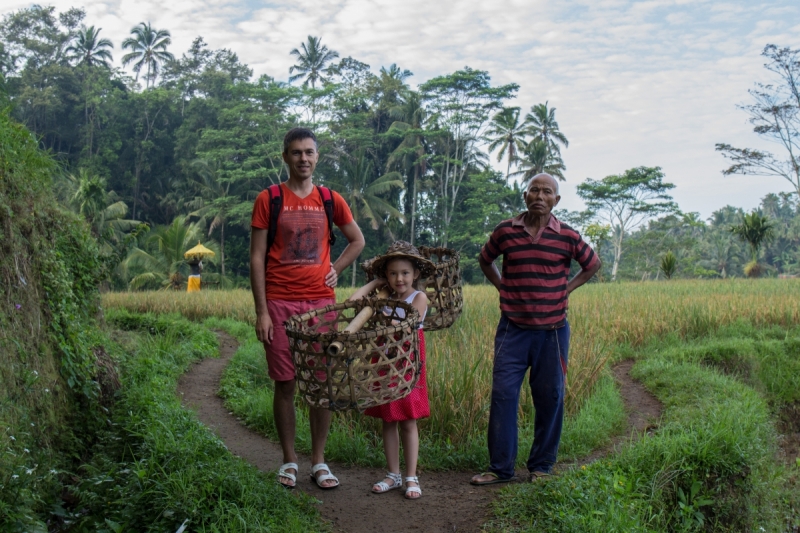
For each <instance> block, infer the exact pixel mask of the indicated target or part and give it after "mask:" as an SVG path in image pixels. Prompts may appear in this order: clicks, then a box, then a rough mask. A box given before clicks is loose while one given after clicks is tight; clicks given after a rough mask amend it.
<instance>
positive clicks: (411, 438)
mask: <svg viewBox="0 0 800 533" xmlns="http://www.w3.org/2000/svg"><path fill="white" fill-rule="evenodd" d="M400 437H401V438H402V440H403V458H404V459H405V460H406V476H407V477H416V475H417V458H418V457H419V431H417V421H416V420H403V421H402V422H400ZM407 484H411V485H410V486H412V487H418V486H419V483H414V482H413V481H409V482H408V483H407ZM419 496H420V495H419V493H408V495H407V497H409V498H419Z"/></svg>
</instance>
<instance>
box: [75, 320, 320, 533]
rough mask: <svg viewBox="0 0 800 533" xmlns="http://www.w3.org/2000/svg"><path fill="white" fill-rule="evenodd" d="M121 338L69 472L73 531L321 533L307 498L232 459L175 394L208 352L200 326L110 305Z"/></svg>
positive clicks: (210, 337)
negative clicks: (115, 394)
mask: <svg viewBox="0 0 800 533" xmlns="http://www.w3.org/2000/svg"><path fill="white" fill-rule="evenodd" d="M106 318H107V320H108V322H109V323H110V324H112V325H113V326H114V327H115V328H118V329H120V330H130V331H132V332H133V333H120V332H116V333H115V337H116V338H118V339H120V340H121V341H122V342H123V346H117V347H116V348H115V353H116V356H117V358H118V359H119V360H120V367H121V381H122V388H121V391H120V396H119V398H118V399H117V401H116V403H115V404H114V406H113V408H112V411H111V412H110V413H109V415H108V420H107V425H108V428H107V430H106V432H105V433H104V434H102V435H101V438H100V440H99V442H98V444H97V445H96V446H95V447H94V448H93V449H92V455H91V458H90V459H89V460H88V461H87V462H86V464H85V465H84V466H83V467H81V469H80V471H79V472H76V473H74V479H75V480H76V482H75V484H74V485H73V486H71V487H70V491H71V493H72V494H73V498H74V499H75V500H76V501H77V502H78V503H77V504H76V505H75V508H73V509H66V510H65V509H62V510H61V515H62V519H63V523H64V525H68V526H69V530H70V531H105V532H118V531H130V530H136V531H177V530H178V529H179V528H180V527H181V526H182V525H186V526H187V527H188V528H189V529H188V530H190V531H214V532H244V531H296V532H302V531H321V530H325V526H324V525H323V524H322V523H321V522H320V521H319V519H318V515H317V512H316V510H315V509H314V507H313V499H312V498H311V497H307V496H303V495H292V494H291V493H289V492H288V491H286V490H284V489H282V488H280V487H279V486H278V484H277V482H276V480H275V478H274V475H266V474H263V473H260V472H259V471H258V470H256V469H255V467H253V466H251V465H249V464H247V463H246V462H244V461H243V460H241V459H239V458H236V457H234V456H232V455H231V454H230V452H228V450H227V449H226V448H225V446H224V444H223V443H222V442H221V441H220V440H219V438H217V437H216V436H215V435H214V434H213V433H212V432H211V431H210V430H209V429H208V428H206V427H205V426H203V425H202V424H201V423H200V422H199V421H198V420H197V418H196V416H195V415H194V413H192V412H190V411H187V410H185V409H183V408H182V407H181V405H180V401H179V399H178V398H177V397H176V395H175V387H176V384H177V379H178V377H179V376H180V375H181V374H182V373H183V372H185V370H186V369H187V367H188V365H189V364H190V363H191V362H192V361H196V360H198V359H201V358H204V357H209V356H215V355H216V354H217V342H216V338H215V336H214V334H213V333H211V332H210V331H209V330H208V329H207V328H205V327H203V326H201V325H198V324H193V323H191V322H189V321H187V320H186V319H184V318H182V317H179V316H177V315H173V316H165V315H162V316H155V315H131V314H130V313H128V312H125V311H112V312H107V314H106Z"/></svg>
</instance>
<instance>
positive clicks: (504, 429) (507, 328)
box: [488, 316, 529, 479]
mask: <svg viewBox="0 0 800 533" xmlns="http://www.w3.org/2000/svg"><path fill="white" fill-rule="evenodd" d="M528 334H529V331H527V330H524V329H522V328H520V327H517V326H516V325H515V324H514V323H513V322H511V321H510V320H508V318H506V317H505V316H502V317H501V318H500V323H499V325H498V326H497V333H496V335H495V340H494V368H493V370H492V402H491V407H490V409H489V430H488V433H489V435H488V437H489V438H488V443H489V471H490V472H493V473H495V474H497V476H498V477H499V478H500V479H509V478H512V477H514V464H515V462H516V460H517V438H518V436H517V409H518V406H519V391H520V388H521V387H522V380H523V379H524V378H525V372H526V371H527V369H528V357H527V347H528V343H529V341H528V339H527V338H526V337H528V336H529V335H528Z"/></svg>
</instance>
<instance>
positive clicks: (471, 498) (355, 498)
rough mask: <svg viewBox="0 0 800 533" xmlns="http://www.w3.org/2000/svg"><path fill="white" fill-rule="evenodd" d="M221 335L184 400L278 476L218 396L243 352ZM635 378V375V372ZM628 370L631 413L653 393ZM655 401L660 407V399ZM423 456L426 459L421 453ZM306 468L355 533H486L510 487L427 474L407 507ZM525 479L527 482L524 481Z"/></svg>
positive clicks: (304, 485)
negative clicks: (331, 482)
mask: <svg viewBox="0 0 800 533" xmlns="http://www.w3.org/2000/svg"><path fill="white" fill-rule="evenodd" d="M218 335H219V341H220V357H219V358H218V359H217V358H208V359H204V360H203V361H201V362H200V363H197V364H195V365H194V366H192V368H191V369H190V370H189V371H188V372H187V373H186V374H184V375H183V377H182V378H181V379H180V381H179V383H178V393H179V394H180V395H181V396H182V401H183V403H184V405H186V406H187V407H190V408H192V409H194V410H196V411H197V414H198V417H199V419H200V421H202V422H203V423H204V424H206V425H207V426H209V427H210V428H211V429H212V430H213V431H215V432H216V433H217V435H219V436H220V438H221V439H222V440H223V441H224V442H225V445H226V446H227V447H228V449H229V450H230V451H231V452H232V453H233V454H235V455H238V456H239V457H242V458H243V459H244V460H246V461H247V462H249V463H251V464H253V465H255V466H256V467H257V468H258V469H260V470H262V471H265V472H270V471H272V472H274V471H276V470H277V469H278V467H279V466H280V465H281V463H282V462H283V461H282V455H281V450H280V447H279V446H278V445H277V444H276V443H274V442H272V441H270V440H269V439H267V438H266V437H264V436H262V435H260V434H258V433H256V432H255V431H252V430H251V429H249V428H247V427H246V426H244V425H243V424H242V423H240V422H239V420H237V419H236V417H235V416H233V415H232V414H231V413H229V412H228V410H227V409H226V408H225V406H224V405H223V402H222V399H221V398H219V397H218V396H217V391H218V390H219V382H220V378H221V377H222V373H223V371H224V369H225V366H226V365H227V364H228V362H229V361H230V359H231V357H233V354H234V352H235V351H236V348H237V346H238V344H237V342H236V340H235V339H233V338H232V337H231V336H229V335H227V334H225V333H218ZM623 364H624V363H623ZM627 370H630V366H628V367H627ZM627 370H626V371H625V372H624V375H623V376H622V378H621V386H622V387H623V391H625V390H626V389H629V390H637V391H638V392H636V393H635V394H633V395H632V396H631V398H630V401H631V402H632V403H628V402H629V398H628V397H627V396H626V394H625V392H623V397H625V399H626V405H634V406H640V405H642V401H641V400H642V397H641V395H642V391H643V392H644V393H645V394H649V393H647V391H644V388H643V387H642V386H641V385H639V384H638V383H636V382H635V381H633V380H631V379H630V377H629V376H628V375H627ZM629 382H630V383H629ZM637 387H638V389H637ZM651 398H652V396H651ZM652 399H653V401H655V398H652ZM657 403H658V402H657V401H656V404H657ZM658 412H659V413H660V406H659V411H658ZM651 416H652V418H655V419H657V418H658V417H657V416H655V413H653V414H652V415H651V414H647V413H646V414H645V415H644V416H643V417H640V416H639V415H636V417H634V418H636V419H639V418H642V420H650V419H651ZM639 426H641V424H639ZM637 427H638V426H637ZM421 453H425V451H424V450H421ZM606 453H608V452H606ZM299 464H300V476H299V477H298V488H299V489H301V490H303V491H305V492H307V493H309V494H311V495H313V496H314V497H315V498H317V499H318V500H320V513H321V515H322V517H323V518H324V519H326V520H328V521H329V522H331V523H332V524H333V526H334V530H336V531H343V532H347V533H368V532H373V531H374V532H382V531H398V532H403V531H425V532H450V533H453V532H457V533H461V532H474V531H479V529H480V525H481V524H483V523H484V522H485V521H486V520H487V519H488V517H489V505H490V503H491V501H492V499H493V498H494V496H495V494H496V491H497V490H498V489H499V488H501V487H503V486H504V485H494V486H491V487H473V486H472V485H470V484H469V479H470V477H471V476H472V474H473V473H472V472H469V473H453V472H420V473H419V477H420V484H421V486H422V492H423V495H422V498H420V499H419V500H417V501H407V500H405V499H404V498H403V495H402V493H401V492H400V491H392V492H390V493H388V494H383V495H375V494H371V493H370V490H369V489H370V488H371V486H372V484H373V483H374V482H375V481H377V480H379V479H381V478H382V477H383V475H384V471H383V470H382V469H379V468H365V467H348V466H344V465H339V464H336V463H329V464H330V466H331V468H332V469H333V472H334V473H335V474H336V475H337V476H338V477H339V479H340V480H341V483H342V484H341V486H340V487H339V488H337V489H335V490H331V491H323V490H321V489H319V488H317V487H316V485H314V483H313V482H312V481H311V480H310V477H309V472H310V469H311V467H310V461H309V458H308V457H306V456H302V457H301V458H300V461H299ZM519 474H520V476H522V475H523V474H524V473H523V472H519Z"/></svg>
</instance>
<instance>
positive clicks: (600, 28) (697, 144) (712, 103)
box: [0, 0, 800, 218]
mask: <svg viewBox="0 0 800 533" xmlns="http://www.w3.org/2000/svg"><path fill="white" fill-rule="evenodd" d="M30 5H31V3H29V2H25V1H21V0H4V2H3V5H2V6H1V7H0V14H6V13H9V12H12V11H15V10H18V9H22V8H26V7H29V6H30ZM47 5H54V6H55V7H56V8H57V9H58V10H64V9H67V8H69V7H82V8H84V9H85V10H86V14H87V16H86V23H87V24H91V25H95V26H96V27H101V28H102V33H101V36H102V37H107V38H110V39H111V40H112V42H114V44H115V50H116V54H115V58H119V57H121V55H122V54H121V53H120V51H119V50H120V44H121V42H122V40H123V39H124V38H125V37H127V35H128V34H129V32H130V29H131V28H132V27H133V26H135V25H136V24H138V23H139V22H142V21H149V22H151V23H152V24H153V27H155V28H157V29H167V30H169V31H170V32H171V33H172V42H173V45H172V47H171V49H170V51H171V52H172V53H174V54H175V55H176V56H180V55H181V54H182V53H184V52H185V51H186V50H187V49H188V47H189V45H190V44H191V42H192V40H193V39H194V38H195V37H197V36H198V35H202V36H203V38H204V39H205V40H206V42H207V43H208V44H209V46H210V48H213V49H215V48H228V49H230V50H232V51H234V52H236V53H237V54H238V55H239V58H240V59H241V60H242V61H243V62H245V63H247V64H248V65H250V67H251V68H252V69H253V70H254V74H255V76H258V75H261V74H268V75H269V76H272V77H273V78H276V79H278V80H286V79H288V69H289V67H290V66H291V65H292V64H293V63H294V61H293V59H294V58H293V56H290V55H289V51H290V50H291V49H293V48H295V47H298V46H299V45H300V44H301V43H302V42H304V41H305V40H306V37H307V36H308V35H314V36H318V37H321V39H322V42H323V44H325V45H327V46H328V47H329V48H330V49H332V50H336V51H337V52H339V54H340V55H341V57H347V56H351V57H353V58H355V59H358V60H359V61H363V62H365V63H367V64H369V65H370V66H371V68H372V70H373V71H374V72H377V71H378V70H379V69H380V67H381V66H389V65H391V64H392V63H396V64H397V65H398V66H399V67H401V68H403V69H408V70H410V71H412V72H413V73H414V76H413V77H412V78H410V80H409V81H410V83H411V84H412V86H416V85H418V84H420V83H423V82H424V81H426V80H428V79H430V78H432V77H434V76H438V75H442V74H447V73H450V72H453V71H455V70H458V69H460V68H463V67H464V66H470V67H472V68H475V69H481V70H486V71H488V72H489V74H490V75H491V77H492V82H493V83H495V84H497V85H500V84H505V83H511V82H514V83H517V84H519V86H520V90H519V93H518V95H517V98H515V99H513V100H510V101H509V102H508V103H507V105H514V106H519V107H521V108H522V109H523V111H525V112H527V111H528V110H529V109H530V107H531V106H533V105H534V104H537V103H541V102H545V101H547V102H549V104H550V105H551V106H553V107H555V108H556V119H557V120H558V123H559V126H560V128H561V131H562V132H563V133H564V134H565V135H566V136H567V138H568V139H569V141H570V144H569V148H567V149H564V150H562V156H563V159H564V162H565V164H566V167H567V169H566V172H565V176H566V178H567V181H566V182H565V183H564V184H562V187H561V195H562V200H561V204H560V206H559V207H561V208H567V209H573V210H574V209H581V208H582V202H581V201H580V199H579V198H577V196H576V194H575V186H576V185H577V184H579V183H580V182H582V181H584V180H585V179H586V178H593V179H601V178H603V177H605V176H607V175H610V174H619V173H622V172H624V171H625V170H626V169H629V168H633V167H637V166H640V165H645V166H659V167H661V168H662V169H663V171H664V173H665V175H666V181H668V182H671V183H674V184H675V185H676V187H675V189H673V196H674V198H675V200H676V201H677V202H678V204H679V206H680V208H681V209H682V210H683V211H685V212H692V211H695V212H699V213H700V214H701V216H702V217H703V218H706V217H708V216H710V215H711V213H712V212H713V211H714V210H716V209H719V208H720V207H722V206H724V205H728V204H730V205H734V206H738V207H743V208H745V209H748V210H749V209H752V208H754V207H756V206H757V205H758V203H759V201H760V199H761V198H762V197H763V196H764V195H765V194H767V193H770V192H774V193H778V192H788V191H791V190H792V188H791V184H790V183H789V182H787V181H785V180H782V179H781V178H775V177H769V178H767V177H760V176H730V177H724V176H723V175H722V172H721V171H722V169H724V168H725V167H726V161H725V160H724V158H723V157H722V156H721V154H719V153H718V152H716V151H715V150H714V145H715V144H716V143H719V142H725V143H728V144H731V145H733V146H737V147H749V148H760V149H770V150H777V149H778V147H776V146H773V145H770V144H769V143H766V142H765V141H763V140H761V139H759V138H758V136H757V135H756V134H755V133H753V132H752V126H751V125H750V124H749V123H748V120H747V118H748V117H747V114H746V113H745V112H744V111H741V110H740V109H738V108H737V105H741V104H746V103H748V102H749V95H748V92H747V91H748V89H750V88H752V87H753V85H754V83H755V82H762V83H769V82H771V81H773V80H774V78H772V77H771V74H770V73H769V72H768V71H767V70H766V69H764V68H763V64H764V58H763V57H761V51H762V50H763V48H764V46H765V45H767V44H776V45H778V46H780V47H790V48H800V3H798V2H797V1H796V0H794V1H789V0H783V1H775V2H757V1H708V0H677V1H669V0H653V1H640V2H631V1H626V0H578V1H561V2H552V1H543V0H494V1H492V2H487V1H485V0H460V1H449V2H448V1H439V2H432V1H430V0H402V1H400V0H295V1H293V2H288V1H284V0H276V1H272V2H258V1H253V0H170V1H166V2H165V1H164V0H83V3H81V0H54V1H53V2H50V3H48V4H47ZM781 155H782V154H781ZM493 159H494V156H493ZM497 168H498V169H501V170H505V164H503V163H499V164H497Z"/></svg>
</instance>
